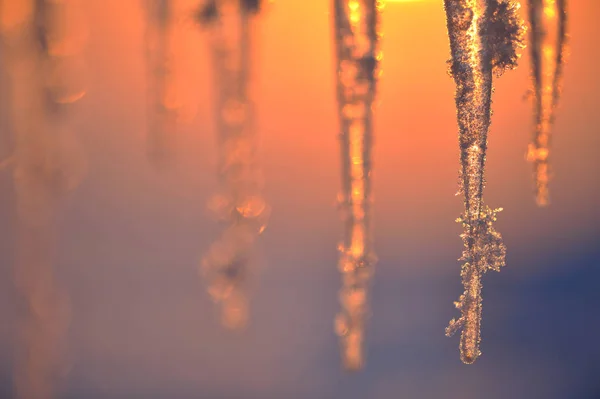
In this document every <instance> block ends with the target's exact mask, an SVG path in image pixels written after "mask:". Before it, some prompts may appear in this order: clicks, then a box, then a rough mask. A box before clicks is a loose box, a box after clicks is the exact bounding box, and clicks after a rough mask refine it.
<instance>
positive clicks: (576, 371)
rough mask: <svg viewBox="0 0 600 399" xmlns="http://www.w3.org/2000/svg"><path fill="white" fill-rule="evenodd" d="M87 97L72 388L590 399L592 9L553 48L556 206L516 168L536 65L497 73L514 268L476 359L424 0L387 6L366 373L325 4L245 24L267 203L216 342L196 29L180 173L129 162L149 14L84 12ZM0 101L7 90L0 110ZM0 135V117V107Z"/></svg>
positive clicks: (1, 258) (186, 74) (1, 285)
mask: <svg viewBox="0 0 600 399" xmlns="http://www.w3.org/2000/svg"><path fill="white" fill-rule="evenodd" d="M87 3H88V4H89V6H88V14H89V21H90V28H91V30H90V42H89V48H88V54H87V56H88V63H89V75H88V77H87V78H88V82H89V91H88V96H87V98H86V100H85V102H84V105H83V108H82V110H81V114H80V115H78V117H77V120H76V126H77V128H78V130H79V131H80V136H81V140H82V142H83V143H84V145H85V148H86V152H87V155H88V159H89V170H88V175H87V179H86V181H85V182H84V183H83V184H82V185H81V186H80V188H79V189H78V190H77V191H76V192H75V193H74V194H73V195H72V196H71V198H70V199H69V201H68V204H67V209H66V212H65V216H64V224H63V226H62V231H61V233H62V238H61V243H60V248H59V259H58V262H57V265H56V272H57V275H58V277H59V280H60V282H61V286H62V287H63V289H64V290H65V292H67V293H68V294H69V296H70V297H71V302H72V307H73V321H72V326H71V331H70V343H71V354H70V357H71V359H72V365H73V368H72V370H71V372H70V374H69V377H68V380H67V381H66V387H65V389H66V392H67V393H66V395H67V396H66V397H69V398H132V397H144V398H167V397H168V398H188V397H189V398H191V397H194V398H207V399H219V398H228V399H229V398H230V399H252V398H262V399H271V398H273V399H275V398H286V399H287V398H289V399H307V398H311V399H329V398H345V399H359V398H360V399H364V398H369V399H379V398H381V399H387V398H400V397H401V398H411V399H412V398H418V399H421V398H423V399H429V398H431V399H434V398H439V397H442V396H443V397H447V398H457V397H461V398H465V399H467V398H468V399H477V398H486V399H500V398H502V399H505V398H514V399H533V398H544V399H564V398H570V399H571V398H572V399H596V398H599V397H600V383H598V382H597V380H598V378H597V375H598V373H599V372H600V341H599V340H598V336H599V334H600V311H599V309H600V294H599V292H600V290H598V284H600V283H599V281H600V246H599V245H598V240H599V238H600V227H599V223H600V210H599V208H598V204H600V179H599V178H598V177H597V171H598V170H600V157H598V150H600V134H598V133H599V126H600V112H598V104H599V101H600V94H599V93H600V78H599V77H598V75H597V70H598V67H597V65H595V62H596V61H597V60H600V46H599V45H598V44H597V42H596V41H597V38H598V37H600V24H598V22H597V16H598V15H599V13H600V3H599V2H598V1H596V0H581V1H572V2H571V3H570V4H569V5H570V7H569V11H570V15H569V19H570V46H569V51H570V56H569V58H568V64H567V65H566V69H565V77H564V91H563V97H562V99H561V105H560V108H559V110H558V114H557V119H556V124H555V126H554V133H555V136H554V140H553V152H552V167H553V169H554V172H555V173H554V179H553V180H552V182H551V185H550V190H551V191H550V196H551V206H550V207H549V208H547V209H538V208H537V207H536V206H535V202H534V199H533V189H532V184H533V183H532V170H531V165H529V164H528V163H527V162H526V161H525V153H526V149H527V143H528V141H529V139H530V136H531V132H532V127H533V126H532V123H533V115H532V105H531V103H530V102H529V101H527V100H526V99H525V95H526V92H527V90H528V89H529V87H530V78H529V69H528V68H529V56H528V53H527V51H524V54H523V57H522V59H521V61H520V67H519V68H518V69H517V70H515V71H511V72H508V73H507V74H506V75H505V76H503V77H502V78H500V79H499V80H497V81H496V84H495V88H496V90H495V93H494V97H493V100H494V103H493V109H494V115H493V119H492V127H491V131H490V134H489V149H488V157H487V170H486V172H487V181H488V185H487V187H486V190H485V198H486V202H487V203H488V204H489V205H490V206H491V207H500V206H501V207H503V208H504V209H505V210H504V211H503V212H502V213H500V215H499V220H498V223H497V230H498V231H499V232H500V233H501V234H502V235H503V237H504V239H505V243H506V245H507V247H508V258H507V267H506V268H505V269H504V270H502V271H501V272H500V273H499V274H498V273H493V272H490V273H488V274H487V275H486V276H485V277H484V280H483V284H484V289H483V295H484V309H483V330H482V337H483V341H482V347H481V349H482V352H483V355H482V357H481V358H480V359H478V361H477V362H476V363H475V364H474V365H470V366H467V365H463V364H462V363H461V362H460V360H459V353H458V337H454V338H446V337H444V328H445V326H446V325H447V322H448V321H449V320H450V319H451V318H452V317H455V316H457V311H456V309H454V307H453V305H452V302H453V301H454V300H456V299H457V298H458V296H459V294H460V293H461V292H462V288H461V285H460V278H459V270H460V265H459V262H458V261H457V260H456V259H457V258H458V257H459V255H460V252H461V250H462V242H461V240H460V238H459V237H458V235H459V234H460V232H461V228H460V226H459V225H458V224H457V223H455V222H454V219H455V218H456V217H457V216H459V214H460V213H461V210H462V203H461V199H460V197H455V196H454V193H455V192H456V189H457V178H458V173H457V172H458V167H459V163H458V143H457V124H456V115H455V109H454V100H453V95H454V83H453V81H452V79H451V78H450V77H449V76H448V75H447V73H446V70H447V66H446V60H447V59H448V58H449V49H448V39H447V35H446V26H445V20H444V18H445V15H444V10H443V7H442V4H441V1H423V2H407V3H390V4H388V5H387V6H386V9H385V13H384V16H383V31H384V35H385V36H384V42H383V51H384V64H383V70H384V75H383V79H382V81H381V83H380V86H379V87H380V90H379V91H380V95H379V101H380V105H379V108H378V111H377V116H376V121H375V123H376V133H375V134H376V142H375V146H376V147H375V149H374V190H375V201H376V202H375V215H374V225H375V247H376V252H377V254H378V256H379V263H378V264H377V270H376V275H375V279H374V284H373V291H372V298H373V303H372V309H373V311H372V318H371V320H370V327H369V330H368V338H367V339H368V358H367V365H366V369H365V370H364V371H363V372H361V373H359V374H355V375H347V374H344V373H343V372H341V371H340V367H339V355H338V346H337V339H336V337H335V335H334V331H333V317H334V315H335V313H336V311H337V309H338V303H337V290H338V289H339V286H340V277H339V275H338V272H337V268H336V260H337V252H336V246H337V242H338V241H339V239H340V237H341V222H340V220H339V215H338V213H337V212H336V209H335V207H334V201H335V198H336V194H337V191H338V189H339V187H340V176H339V173H340V168H339V164H340V160H339V150H338V142H337V139H336V136H337V133H338V127H337V116H336V104H335V91H334V90H335V82H334V60H333V57H332V48H333V46H332V42H331V38H332V31H331V29H332V27H331V23H332V21H331V15H330V13H329V11H330V4H329V3H330V2H329V1H316V0H311V1H306V0H285V1H284V0H277V1H275V2H274V3H272V4H269V5H268V6H267V7H266V9H265V12H264V14H263V15H262V16H261V18H260V19H259V20H258V24H257V40H258V43H257V44H256V63H255V76H256V80H255V82H254V93H255V99H256V102H257V106H258V112H259V115H258V125H259V128H260V135H261V154H262V162H263V165H264V171H265V177H266V181H267V190H266V195H267V197H268V199H269V201H270V203H271V205H272V208H273V214H272V218H271V221H270V224H269V227H268V229H267V231H266V232H265V235H264V236H263V238H262V241H261V244H260V248H261V250H260V252H261V255H260V259H261V262H260V269H259V270H257V273H256V275H255V277H256V278H255V281H254V285H253V290H252V302H251V307H252V308H251V312H252V316H251V317H252V319H251V323H250V326H249V328H248V330H247V331H246V332H245V333H243V334H239V333H231V332H228V331H224V330H223V329H222V328H221V327H220V325H219V323H218V314H217V311H216V309H215V308H214V307H213V305H212V303H211V302H210V300H209V298H208V295H207V294H206V285H205V284H204V282H203V281H202V280H201V278H200V277H199V276H198V273H197V265H198V261H199V259H200V257H201V255H202V251H204V250H205V249H206V248H207V247H208V245H209V244H210V242H211V239H212V238H213V237H214V235H215V234H216V233H217V232H218V226H217V225H216V223H215V222H214V220H213V219H212V218H211V217H210V215H209V214H208V213H207V211H206V209H205V203H206V201H207V199H208V197H209V195H210V194H211V193H212V192H213V191H214V190H215V189H216V156H215V151H214V149H215V146H216V140H215V132H214V123H213V121H212V120H211V116H212V109H211V102H210V100H211V93H212V90H213V87H212V86H211V84H212V79H211V71H210V69H209V63H208V62H207V59H208V58H207V57H208V53H207V49H206V45H205V40H204V39H205V37H204V35H203V34H202V32H201V31H200V30H199V29H197V28H196V27H195V26H194V25H193V24H192V23H191V22H190V21H189V20H188V19H186V18H185V17H183V16H184V15H185V11H186V10H189V9H190V7H191V6H193V4H194V3H195V2H194V1H193V0H179V1H178V4H179V5H180V12H181V15H182V19H181V26H180V28H179V29H178V30H177V32H176V37H175V38H174V42H175V56H176V57H177V60H178V73H179V85H178V87H179V90H180V91H179V93H180V96H181V98H182V99H184V100H185V102H186V104H187V108H186V110H187V111H188V116H189V120H188V122H187V123H186V124H185V125H184V126H182V127H181V129H180V132H179V137H178V140H179V144H178V153H177V164H176V165H175V166H174V167H173V168H172V169H170V170H167V171H164V172H162V173H157V172H156V171H155V170H153V168H152V167H151V165H149V164H148V162H147V160H146V158H145V148H144V134H145V116H144V111H145V110H144V106H145V101H144V93H145V91H144V88H145V82H144V79H145V72H144V58H143V46H142V39H143V20H142V18H143V13H142V10H141V8H140V4H139V3H138V2H137V1H134V0H130V1H122V0H103V1H100V0H89V1H87ZM3 101H4V100H3ZM0 115H1V117H2V118H3V119H2V121H1V122H2V124H3V125H5V118H6V117H7V114H6V112H3V113H1V114H0ZM0 189H1V193H3V194H2V200H1V201H0V205H1V206H0V237H2V240H0V265H1V269H0V273H1V274H0V320H3V322H2V323H0V396H1V397H5V396H6V395H8V392H10V389H11V388H10V385H11V382H10V379H11V367H12V365H11V363H12V360H11V359H12V354H11V351H12V349H11V348H12V345H13V341H12V338H11V334H12V322H11V320H13V318H14V316H15V304H16V299H15V292H14V288H13V285H12V270H11V267H12V266H11V262H12V261H11V260H12V255H11V252H12V245H13V243H12V238H11V237H12V233H11V231H12V230H11V229H12V224H11V212H12V200H11V189H10V179H9V175H8V173H6V172H2V174H1V175H0Z"/></svg>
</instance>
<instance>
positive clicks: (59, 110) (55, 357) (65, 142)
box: [0, 0, 85, 399]
mask: <svg viewBox="0 0 600 399" xmlns="http://www.w3.org/2000/svg"><path fill="white" fill-rule="evenodd" d="M79 6H80V4H78V2H76V1H74V0H71V1H68V0H64V1H50V0H47V1H44V0H35V1H34V0H23V1H13V0H0V18H1V22H2V24H1V34H2V52H3V56H5V57H6V58H5V61H6V64H5V65H6V67H7V69H8V73H9V75H10V78H11V93H10V97H11V110H12V113H11V119H12V128H13V132H14V155H13V162H12V166H13V171H14V184H15V195H16V206H17V251H16V262H15V263H16V264H15V284H16V288H17V292H18V293H19V296H20V297H21V300H22V305H23V307H22V312H21V313H20V314H19V319H18V331H17V336H18V341H17V346H16V351H15V352H16V358H15V363H14V365H15V366H14V367H15V371H14V382H15V387H14V392H15V397H17V398H23V399H28V398H52V397H60V395H59V393H58V391H59V390H60V387H59V382H60V380H62V379H63V378H64V376H65V374H66V372H68V366H67V363H66V359H65V350H66V346H67V330H68V326H69V320H70V307H69V301H68V297H67V295H66V294H65V293H64V292H63V291H62V290H60V289H59V288H58V284H57V283H56V282H55V277H54V271H53V265H54V260H55V259H54V252H55V247H56V230H57V216H58V213H59V206H60V204H61V202H62V199H63V198H64V195H65V194H66V193H67V192H68V191H70V190H72V189H73V188H74V187H75V186H77V185H78V183H79V181H80V180H81V179H82V177H83V175H84V171H85V167H84V166H85V163H84V161H83V156H82V154H81V152H80V148H79V147H78V144H77V141H76V140H75V137H74V136H72V134H71V133H72V129H71V128H70V126H69V125H70V124H69V114H70V113H71V111H72V109H73V107H75V104H76V103H77V102H78V101H79V100H80V99H81V98H82V97H83V96H84V94H85V90H84V88H83V77H82V70H81V67H82V57H81V53H82V50H83V44H84V41H85V34H84V33H85V32H84V31H83V29H80V28H82V25H81V24H80V22H81V18H80V17H81V15H80V14H78V12H79V11H80V9H79Z"/></svg>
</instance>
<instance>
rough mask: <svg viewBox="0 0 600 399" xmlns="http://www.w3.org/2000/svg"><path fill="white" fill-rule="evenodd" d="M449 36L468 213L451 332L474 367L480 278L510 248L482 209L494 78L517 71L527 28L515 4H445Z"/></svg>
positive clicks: (461, 0)
mask: <svg viewBox="0 0 600 399" xmlns="http://www.w3.org/2000/svg"><path fill="white" fill-rule="evenodd" d="M444 4H445V9H446V15H447V27H448V35H449V38H450V49H451V52H452V60H451V73H452V76H453V77H454V80H455V83H456V108H457V119H458V125H459V143H460V158H461V165H462V167H461V173H460V175H461V178H462V182H461V183H462V184H461V190H460V192H462V193H463V194H464V198H465V213H464V214H463V215H462V216H461V217H460V218H459V219H457V221H458V222H460V223H462V224H463V227H464V228H465V232H464V233H463V234H462V236H461V237H462V238H463V241H464V244H465V250H464V252H463V255H462V257H461V259H460V260H461V261H463V262H464V263H463V266H462V271H461V277H462V282H463V285H464V288H465V291H464V293H463V295H462V296H461V297H460V299H459V301H458V302H456V303H455V305H456V307H457V308H458V309H459V310H460V311H461V317H460V318H459V319H458V320H454V319H453V320H451V321H450V325H449V326H448V328H447V329H446V335H448V336H450V335H452V334H454V333H455V332H456V331H457V330H459V329H462V334H461V339H460V353H461V359H462V361H463V362H464V363H473V362H474V361H475V360H476V359H477V357H478V356H479V355H480V350H479V343H480V340H481V338H480V330H481V329H480V326H481V303H482V297H481V277H482V275H483V273H484V272H486V271H487V270H499V269H500V267H502V266H504V264H505V254H506V248H505V247H504V244H503V243H502V238H501V236H500V234H499V233H497V232H496V231H495V230H494V228H493V226H492V222H494V221H495V220H496V212H497V211H499V210H500V209H498V210H491V209H489V208H488V207H487V206H485V205H484V203H483V187H484V184H485V180H484V166H485V152H486V149H487V133H488V129H489V126H490V116H491V108H490V106H491V94H492V75H493V72H495V73H496V75H500V74H502V73H503V72H504V71H505V70H507V69H511V68H513V67H515V66H516V61H517V59H518V56H517V54H516V50H517V48H519V46H520V43H521V36H522V24H521V23H520V21H519V20H518V18H517V16H516V10H517V9H518V3H516V2H514V1H512V0H445V1H444Z"/></svg>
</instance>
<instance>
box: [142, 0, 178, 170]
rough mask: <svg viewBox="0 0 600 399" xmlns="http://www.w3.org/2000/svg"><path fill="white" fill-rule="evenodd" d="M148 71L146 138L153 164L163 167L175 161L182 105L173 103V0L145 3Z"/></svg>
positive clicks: (157, 0)
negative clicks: (179, 114) (176, 138)
mask: <svg viewBox="0 0 600 399" xmlns="http://www.w3.org/2000/svg"><path fill="white" fill-rule="evenodd" d="M145 5H146V11H147V19H146V36H145V41H146V68H147V76H148V77H147V85H148V89H147V109H146V112H147V123H148V125H147V137H146V146H147V154H148V158H149V160H150V162H152V163H153V164H154V165H155V166H157V167H163V166H165V165H166V164H168V163H170V162H171V161H172V157H173V146H174V142H175V134H176V129H177V123H176V121H177V114H178V111H179V108H180V104H177V103H176V102H174V101H173V99H172V96H171V94H172V93H171V92H172V89H173V87H172V81H173V76H172V75H173V57H172V56H171V54H170V52H171V46H170V43H169V42H170V39H171V31H172V29H173V26H172V25H173V13H174V9H173V8H174V1H173V0H145Z"/></svg>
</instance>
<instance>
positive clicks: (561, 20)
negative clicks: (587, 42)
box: [527, 0, 567, 206]
mask: <svg viewBox="0 0 600 399" xmlns="http://www.w3.org/2000/svg"><path fill="white" fill-rule="evenodd" d="M566 2H567V0H529V22H530V24H531V29H530V33H529V37H530V41H531V45H530V54H531V64H532V65H531V71H532V76H533V84H534V90H533V93H534V110H535V112H534V123H535V130H534V134H533V140H532V143H530V144H529V148H528V151H527V160H528V161H530V162H532V163H533V165H534V180H535V198H536V202H537V204H538V205H539V206H545V205H547V204H548V181H549V178H550V172H549V165H548V156H549V153H550V150H549V146H550V130H551V127H552V124H553V123H554V112H555V110H556V107H557V105H558V99H559V97H560V91H561V83H562V73H563V64H564V61H565V55H566V45H567V9H566Z"/></svg>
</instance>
